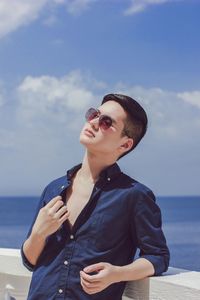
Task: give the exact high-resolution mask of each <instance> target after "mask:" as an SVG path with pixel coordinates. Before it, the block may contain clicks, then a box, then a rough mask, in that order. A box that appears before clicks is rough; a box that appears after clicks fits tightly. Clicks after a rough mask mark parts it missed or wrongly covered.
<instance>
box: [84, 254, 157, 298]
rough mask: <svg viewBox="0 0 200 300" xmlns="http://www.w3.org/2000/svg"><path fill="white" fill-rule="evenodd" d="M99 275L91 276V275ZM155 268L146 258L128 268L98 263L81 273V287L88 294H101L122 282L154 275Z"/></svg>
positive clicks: (127, 266) (138, 260)
mask: <svg viewBox="0 0 200 300" xmlns="http://www.w3.org/2000/svg"><path fill="white" fill-rule="evenodd" d="M93 272H95V273H97V274H95V275H90V273H93ZM154 272H155V270H154V267H153V265H152V263H151V262H150V261H148V260H147V259H145V258H138V259H137V260H135V261H134V262H133V263H131V264H129V265H126V266H114V265H111V264H109V263H97V264H94V265H91V266H89V267H86V268H84V269H83V271H81V272H80V278H81V285H82V287H83V289H84V291H85V292H86V293H88V294H95V293H99V292H101V291H102V290H104V289H105V288H107V287H108V286H109V285H111V284H113V283H116V282H120V281H132V280H139V279H143V278H146V277H148V276H152V275H154Z"/></svg>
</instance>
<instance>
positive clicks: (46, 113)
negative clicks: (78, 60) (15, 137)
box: [18, 71, 96, 124]
mask: <svg viewBox="0 0 200 300" xmlns="http://www.w3.org/2000/svg"><path fill="white" fill-rule="evenodd" d="M85 77H86V76H85ZM88 80H89V79H88ZM87 85H88V83H87V79H85V78H84V76H83V75H82V74H81V73H80V72H79V71H73V72H71V73H69V74H68V75H66V76H64V77H62V78H56V77H51V76H41V77H32V76H27V77H26V78H25V79H24V80H23V82H22V83H21V85H20V86H19V87H18V97H19V107H18V118H19V119H23V120H26V121H27V122H28V123H29V124H31V123H32V120H35V119H37V120H38V119H41V118H51V120H57V121H58V122H61V123H62V122H65V120H66V115H67V114H69V112H71V114H78V113H79V112H80V111H84V110H85V109H86V107H88V106H89V105H90V103H91V102H93V101H95V99H96V97H95V95H94V93H93V92H92V89H89V88H88V86H87Z"/></svg>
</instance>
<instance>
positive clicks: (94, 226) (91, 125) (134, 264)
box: [21, 94, 169, 300]
mask: <svg viewBox="0 0 200 300" xmlns="http://www.w3.org/2000/svg"><path fill="white" fill-rule="evenodd" d="M146 129H147V116H146V113H145V111H144V109H143V108H142V107H141V106H140V105H139V103H137V102H136V101H135V100H133V99H132V98H130V97H128V96H125V95H120V94H109V95H106V96H105V97H104V99H103V101H102V105H101V106H100V107H99V109H94V108H91V109H89V110H88V111H87V113H86V124H85V126H84V127H83V129H82V131H81V134H80V142H81V144H83V145H84V146H85V148H86V153H85V156H84V158H83V162H82V164H80V165H78V166H75V167H74V168H72V169H70V170H69V171H68V172H67V175H66V176H63V177H61V178H58V179H56V180H54V181H53V182H51V183H50V184H49V185H48V186H47V187H46V188H45V190H44V192H43V194H42V196H41V200H40V203H39V207H38V209H37V213H36V217H35V219H34V222H33V225H32V226H31V229H30V231H29V233H28V237H27V239H26V241H25V242H24V244H23V246H22V251H21V252H22V258H23V262H24V264H25V266H26V267H27V268H28V269H29V270H31V271H33V276H32V281H31V285H30V290H29V296H28V300H43V299H45V300H53V299H70V300H88V299H97V300H120V299H122V294H123V290H124V287H125V282H126V281H130V280H138V279H141V278H145V277H148V276H152V275H159V274H161V273H162V272H164V271H166V270H167V268H168V265H169V250H168V248H167V246H166V240H165V237H164V235H163V232H162V229H161V214H160V209H159V207H158V206H157V205H156V203H155V197H154V195H153V193H152V191H151V190H149V189H148V188H147V187H146V186H144V185H142V184H141V183H139V182H137V181H136V180H134V179H132V178H130V177H129V176H127V175H125V174H124V173H122V172H121V171H120V168H119V167H118V165H117V164H116V161H117V160H118V159H119V158H121V157H122V156H124V155H125V154H127V153H128V152H130V151H131V150H133V149H134V148H135V147H136V145H137V144H138V143H139V142H140V140H141V139H142V137H143V136H144V134H145V132H146ZM137 248H138V249H140V254H139V258H137V259H136V260H134V256H135V253H136V249H137Z"/></svg>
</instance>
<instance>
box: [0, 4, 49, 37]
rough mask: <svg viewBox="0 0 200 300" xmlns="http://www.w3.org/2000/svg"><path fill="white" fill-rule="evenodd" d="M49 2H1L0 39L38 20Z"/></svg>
mask: <svg viewBox="0 0 200 300" xmlns="http://www.w3.org/2000/svg"><path fill="white" fill-rule="evenodd" d="M48 1H49V0H34V1H32V0H9V1H7V0H1V2H0V38H2V37H4V36H5V35H7V34H8V33H10V32H13V31H15V30H16V29H18V28H19V27H21V26H24V25H27V24H29V23H30V22H32V21H34V20H35V19H36V18H38V16H39V14H40V11H41V10H42V8H43V7H44V6H45V5H46V4H47V3H48Z"/></svg>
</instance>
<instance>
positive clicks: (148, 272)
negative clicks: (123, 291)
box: [116, 258, 155, 281]
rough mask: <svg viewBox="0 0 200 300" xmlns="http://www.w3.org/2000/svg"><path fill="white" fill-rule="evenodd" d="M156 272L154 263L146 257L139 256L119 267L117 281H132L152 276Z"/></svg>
mask: <svg viewBox="0 0 200 300" xmlns="http://www.w3.org/2000/svg"><path fill="white" fill-rule="evenodd" d="M154 273H155V269H154V266H153V264H152V263H151V262H150V261H148V260H147V259H145V258H138V259H136V260H135V261H134V262H132V263H131V264H129V265H126V266H122V267H117V272H116V280H117V281H132V280H139V279H143V278H146V277H148V276H152V275H154Z"/></svg>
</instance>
